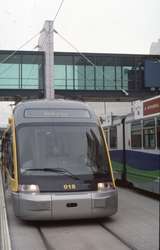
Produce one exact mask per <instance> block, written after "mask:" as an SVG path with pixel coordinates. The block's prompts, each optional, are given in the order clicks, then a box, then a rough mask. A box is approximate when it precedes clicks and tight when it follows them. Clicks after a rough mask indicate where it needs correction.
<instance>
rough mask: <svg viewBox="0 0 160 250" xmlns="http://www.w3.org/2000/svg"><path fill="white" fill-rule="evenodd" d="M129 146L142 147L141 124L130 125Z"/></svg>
mask: <svg viewBox="0 0 160 250" xmlns="http://www.w3.org/2000/svg"><path fill="white" fill-rule="evenodd" d="M131 146H132V148H141V147H142V133H141V122H136V123H133V124H131Z"/></svg>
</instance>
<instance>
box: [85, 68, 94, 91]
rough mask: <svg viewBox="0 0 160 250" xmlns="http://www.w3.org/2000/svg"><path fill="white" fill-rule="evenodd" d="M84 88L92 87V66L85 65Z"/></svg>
mask: <svg viewBox="0 0 160 250" xmlns="http://www.w3.org/2000/svg"><path fill="white" fill-rule="evenodd" d="M86 89H92V90H93V89H94V66H89V65H87V66H86Z"/></svg>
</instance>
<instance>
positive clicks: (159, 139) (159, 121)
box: [157, 116, 160, 149]
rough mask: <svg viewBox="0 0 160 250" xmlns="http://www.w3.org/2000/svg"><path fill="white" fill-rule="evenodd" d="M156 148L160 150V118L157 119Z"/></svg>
mask: <svg viewBox="0 0 160 250" xmlns="http://www.w3.org/2000/svg"><path fill="white" fill-rule="evenodd" d="M157 147H158V148H159V149H160V116H159V117H157Z"/></svg>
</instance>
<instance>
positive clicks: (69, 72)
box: [67, 65, 73, 79]
mask: <svg viewBox="0 0 160 250" xmlns="http://www.w3.org/2000/svg"><path fill="white" fill-rule="evenodd" d="M67 79H73V66H72V65H67Z"/></svg>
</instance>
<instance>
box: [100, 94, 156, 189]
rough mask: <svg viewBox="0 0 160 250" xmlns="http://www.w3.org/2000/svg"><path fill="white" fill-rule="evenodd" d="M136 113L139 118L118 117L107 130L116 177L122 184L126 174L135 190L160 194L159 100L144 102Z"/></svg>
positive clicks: (106, 127)
mask: <svg viewBox="0 0 160 250" xmlns="http://www.w3.org/2000/svg"><path fill="white" fill-rule="evenodd" d="M140 109H141V111H140ZM137 111H138V114H139V115H137V116H136V117H135V114H133V113H131V114H129V115H127V116H122V117H115V118H114V119H113V122H112V125H111V126H104V131H105V135H106V139H107V141H108V146H109V150H110V155H111V159H112V166H113V171H114V176H115V179H117V180H122V179H123V177H124V171H125V175H126V176H125V177H126V181H127V182H129V183H130V184H132V185H133V186H134V187H136V188H138V189H142V190H145V191H149V192H152V193H155V194H159V190H160V189H159V188H160V96H156V97H154V98H151V99H148V100H144V101H142V102H141V108H140V104H139V107H138V109H137ZM123 126H124V127H123ZM123 128H124V132H123ZM124 146H125V147H124Z"/></svg>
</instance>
